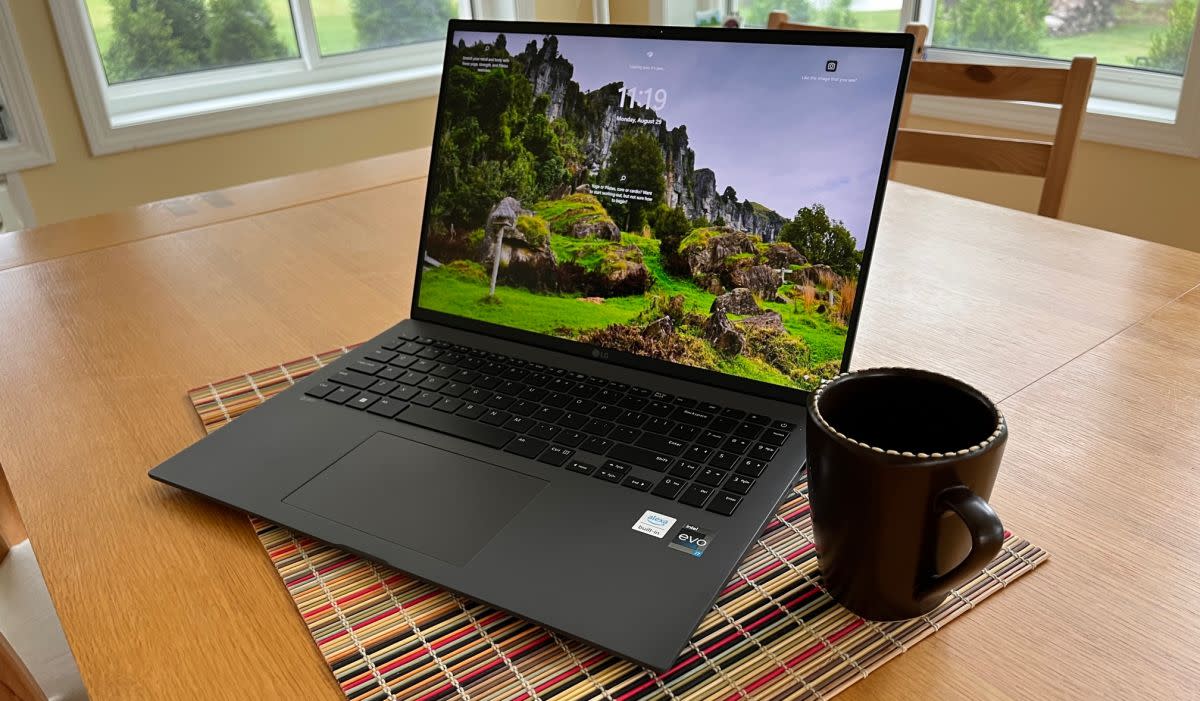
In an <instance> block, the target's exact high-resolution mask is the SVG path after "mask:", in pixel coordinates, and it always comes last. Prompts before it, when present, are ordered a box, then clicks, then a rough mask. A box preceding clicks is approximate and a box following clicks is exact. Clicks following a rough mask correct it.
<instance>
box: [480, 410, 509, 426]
mask: <svg viewBox="0 0 1200 701" xmlns="http://www.w3.org/2000/svg"><path fill="white" fill-rule="evenodd" d="M511 418H512V414H510V413H508V412H507V411H500V410H499V409H492V410H490V411H487V412H485V413H484V414H483V416H480V417H479V420H480V421H482V422H484V423H485V424H491V425H492V426H499V425H501V424H503V423H504V422H505V421H508V420H509V419H511Z"/></svg>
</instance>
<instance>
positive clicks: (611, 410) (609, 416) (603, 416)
mask: <svg viewBox="0 0 1200 701" xmlns="http://www.w3.org/2000/svg"><path fill="white" fill-rule="evenodd" d="M623 413H625V411H624V410H623V409H621V408H620V407H615V406H613V405H611V404H601V405H600V406H598V407H596V408H595V409H593V410H592V418H593V419H600V420H601V421H612V420H613V419H615V418H617V417H618V416H620V415H621V414H623Z"/></svg>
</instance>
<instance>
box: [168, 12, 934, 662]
mask: <svg viewBox="0 0 1200 701" xmlns="http://www.w3.org/2000/svg"><path fill="white" fill-rule="evenodd" d="M911 42H912V39H911V37H910V36H909V35H907V34H900V33H897V34H865V33H864V34H859V33H850V32H845V33H842V32H839V33H810V32H785V31H757V30H723V29H711V28H658V27H622V26H600V25H585V24H546V23H518V22H478V21H457V20H456V21H452V22H451V23H450V26H449V32H448V36H447V41H446V53H445V63H444V67H443V72H442V82H441V92H440V95H439V100H438V111H437V120H436V126H435V132H434V140H433V152H432V161H431V164H430V168H429V179H428V182H429V184H428V191H427V194H426V198H425V212H424V223H423V224H422V228H421V232H420V247H419V250H417V251H416V252H415V253H416V255H415V261H416V265H417V274H416V281H415V284H414V289H413V294H412V308H411V316H410V318H409V319H407V320H404V321H400V322H399V323H398V324H396V325H395V326H393V327H392V328H389V329H387V330H385V331H383V332H382V333H380V334H379V335H378V336H376V337H375V338H372V339H370V340H368V341H366V342H365V343H363V344H362V345H360V346H358V347H356V348H354V349H353V350H351V351H349V352H348V353H347V354H346V355H344V356H343V357H341V358H340V359H338V360H337V361H336V362H333V363H331V364H329V365H327V366H325V367H322V368H321V369H319V370H317V371H316V372H314V373H312V374H311V375H310V376H308V377H306V378H304V379H301V380H299V381H297V382H296V383H295V386H294V387H291V388H290V389H288V390H287V391H285V392H283V393H281V394H279V395H278V396H276V397H275V398H273V399H271V400H270V401H268V402H267V403H266V404H264V405H263V406H261V407H259V408H257V409H254V410H253V411H251V412H248V413H247V414H246V415H244V416H242V417H241V418H239V419H237V420H236V421H234V422H232V423H231V424H229V425H228V426H225V427H224V428H222V429H220V430H219V431H216V432H215V433H214V434H213V435H211V436H208V437H207V438H205V439H203V440H201V441H199V442H198V443H196V444H194V445H192V446H191V447H189V448H187V449H186V450H184V451H183V452H181V453H179V454H178V455H176V456H174V457H172V458H171V459H169V460H167V461H166V462H165V463H163V464H162V465H159V466H158V467H156V468H154V469H153V470H151V471H150V476H151V477H152V478H154V479H156V480H160V481H162V482H165V483H167V484H171V485H174V486H176V487H180V488H183V489H185V490H189V491H191V492H195V493H198V494H201V495H204V496H206V497H209V498H211V499H214V500H216V501H218V502H221V503H224V504H227V505H230V506H233V507H236V508H238V509H242V510H245V511H247V512H250V513H253V514H257V515H259V516H261V517H264V518H266V519H270V520H271V521H274V522H276V523H279V524H282V525H284V526H287V527H289V528H292V529H295V530H298V531H302V532H304V533H307V534H310V535H312V536H314V537H316V538H318V539H321V540H323V541H326V542H329V543H331V544H334V545H336V546H337V547H340V548H344V549H346V550H348V551H352V552H354V553H358V554H360V555H363V556H365V557H368V558H372V559H374V560H376V561H379V562H383V563H386V564H388V565H390V566H393V567H395V568H397V569H399V570H402V571H404V572H406V573H410V574H412V575H414V576H416V577H418V578H421V579H424V580H427V581H429V582H434V583H436V584H438V585H440V586H442V587H445V588H448V589H450V590H453V591H455V592H459V593H461V594H463V595H466V596H468V597H471V598H474V599H477V600H480V601H483V602H486V603H488V604H491V605H493V606H496V607H499V608H501V609H504V610H507V611H510V612H512V613H514V614H516V615H518V616H521V617H524V618H526V619H528V620H531V621H535V622H537V623H539V624H542V625H544V626H547V627H549V628H551V629H553V630H555V631H559V632H561V633H564V634H567V635H570V636H573V637H576V638H578V639H580V640H583V641H586V642H588V643H591V644H593V645H595V646H598V647H600V648H603V649H605V650H608V651H610V652H612V653H615V654H617V655H620V656H622V657H625V658H627V659H630V660H633V661H635V662H638V663H640V664H643V665H645V666H648V667H651V668H653V669H656V670H665V669H667V668H669V667H670V666H671V664H672V662H673V661H674V660H675V659H676V657H677V656H678V655H679V653H680V651H681V649H682V648H683V647H684V645H685V644H686V643H687V641H688V638H689V636H690V635H691V634H692V633H693V631H694V630H695V629H696V627H697V625H698V624H699V622H700V620H701V618H702V617H703V616H704V615H705V614H706V613H707V612H708V611H709V609H710V607H711V606H712V604H713V602H714V600H715V598H716V596H717V594H718V592H719V591H720V589H721V588H722V586H723V585H724V584H725V583H726V581H727V579H728V578H729V576H730V574H731V572H732V571H733V569H734V568H735V566H736V565H737V563H738V562H739V560H740V559H741V558H742V556H743V554H744V553H745V552H746V551H747V549H748V548H749V546H750V545H751V544H752V543H753V542H754V540H755V538H756V536H758V534H759V533H760V532H761V531H762V530H763V528H764V526H765V525H766V524H767V522H768V520H769V519H770V518H771V517H772V515H773V514H774V512H775V509H776V507H777V506H778V504H779V503H780V501H781V500H782V499H783V498H784V496H785V495H787V494H789V493H790V491H791V488H792V487H793V485H794V484H795V483H796V482H797V480H798V478H799V475H800V472H801V469H802V467H803V465H804V459H805V436H804V431H805V426H804V424H805V411H806V409H805V404H806V399H807V396H808V394H807V393H808V391H810V390H812V389H813V388H815V387H816V386H817V385H818V384H819V383H820V382H821V380H822V379H825V378H830V377H833V376H834V375H836V374H838V373H839V372H841V371H843V370H845V369H846V368H847V366H848V363H849V360H850V354H851V350H852V347H853V343H854V334H855V327H856V324H857V320H858V317H859V313H860V310H861V307H862V303H863V292H864V285H865V284H866V280H867V273H868V269H869V266H870V261H871V249H872V243H873V239H874V236H875V229H876V225H877V222H878V219H879V211H880V207H881V204H882V200H883V192H884V187H885V184H886V182H887V169H888V164H889V161H890V155H891V148H892V143H893V140H894V138H895V133H896V125H897V120H898V115H899V113H900V108H901V96H902V95H903V90H904V84H905V79H906V75H907V66H908V62H909V58H910V55H911V52H912V43H911ZM402 233H403V232H398V235H397V239H396V245H397V246H405V245H408V244H406V243H405V241H404V239H403V238H402V237H401V234H402ZM360 302H361V303H369V302H370V300H360Z"/></svg>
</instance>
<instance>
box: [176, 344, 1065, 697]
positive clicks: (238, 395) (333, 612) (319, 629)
mask: <svg viewBox="0 0 1200 701" xmlns="http://www.w3.org/2000/svg"><path fill="white" fill-rule="evenodd" d="M348 350H349V349H348V348H341V349H338V350H334V351H329V352H327V353H322V354H318V355H313V356H310V357H308V358H302V359H299V360H294V361H292V362H289V363H283V364H280V365H277V366H275V367H271V368H264V369H262V370H258V371H256V372H250V373H246V374H245V375H242V376H239V377H233V378H229V379H227V380H223V381H220V382H213V383H210V384H207V385H204V386H203V387H198V388H196V389H193V390H191V391H190V392H189V393H188V396H189V398H190V399H191V401H192V404H193V405H194V406H195V408H196V412H197V413H198V414H199V415H200V419H201V421H202V422H203V423H204V428H205V430H207V431H209V432H211V431H214V430H216V429H217V428H219V427H221V426H223V425H224V424H225V423H227V422H229V421H231V420H233V419H234V418H236V417H237V416H238V415H240V414H242V413H243V412H245V411H247V410H249V409H252V408H254V407H255V406H258V405H259V404H261V403H262V402H264V401H266V400H267V399H269V398H270V397H271V396H272V395H274V394H276V393H278V392H280V391H282V390H283V389H286V388H287V387H288V386H289V385H291V384H292V383H294V382H295V381H296V380H298V379H300V378H301V377H304V376H305V375H307V374H309V373H311V372H312V371H314V370H316V369H317V368H319V367H321V366H323V365H325V364H327V363H329V362H331V361H332V360H334V359H336V358H338V357H339V356H341V355H342V354H343V353H346V352H348ZM806 493H807V484H805V483H804V482H801V483H800V484H798V485H796V487H795V489H794V493H793V496H792V497H791V498H790V499H788V500H787V501H785V502H784V504H783V505H782V506H781V507H780V509H779V512H778V514H777V515H776V517H775V518H774V519H773V520H772V521H771V522H770V523H769V524H768V526H767V528H766V530H765V531H764V532H763V535H762V536H761V537H760V538H759V540H758V542H757V543H756V544H755V545H754V546H753V547H752V548H751V549H750V551H749V553H748V554H747V555H746V558H745V559H744V560H743V561H742V563H741V564H740V565H739V566H738V568H737V570H736V571H735V572H734V574H733V576H732V577H731V578H730V580H729V583H728V584H727V585H726V586H725V588H724V589H723V590H722V591H721V594H720V596H719V597H718V599H717V601H716V604H715V605H714V606H713V609H712V611H711V612H710V613H709V614H708V615H707V616H706V617H705V618H704V619H703V621H702V622H701V624H700V627H699V629H698V630H697V631H696V633H695V635H693V636H692V639H691V641H690V642H689V643H688V645H687V647H686V648H685V649H684V650H683V652H682V654H681V655H680V657H679V660H678V661H677V662H676V663H675V665H674V666H673V667H672V668H671V669H670V670H668V671H667V672H665V673H663V674H656V673H654V672H652V671H650V670H647V669H645V668H642V667H640V666H638V665H635V664H633V663H630V662H626V661H624V660H621V659H620V658H617V657H614V656H612V655H610V654H608V653H605V652H601V651H598V650H595V649H593V648H591V647H589V646H588V645H586V644H584V643H581V642H579V641H576V640H573V639H571V638H568V637H565V636H563V635H559V634H557V633H555V632H553V631H550V630H547V629H544V628H542V627H540V626H538V625H536V624H533V623H529V622H527V621H525V620H523V619H521V618H519V617H516V616H513V615H511V614H508V613H505V612H503V611H498V610H496V609H494V608H491V607H490V606H487V605H485V604H481V603H478V602H475V601H472V600H470V599H467V598H465V597H462V596H459V595H456V594H452V593H450V592H447V591H444V590H442V589H441V588H439V587H437V586H436V585H433V584H429V583H427V582H422V581H420V580H418V579H415V578H413V577H409V576H408V575H405V574H402V573H400V572H397V571H396V570H393V569H390V568H388V567H386V566H384V565H380V564H377V563H374V562H371V561H370V560H365V559H362V558H360V557H357V556H355V555H351V554H349V553H346V552H344V551H341V550H338V549H337V548H334V547H332V546H330V545H327V544H325V543H322V542H319V541H317V540H314V539H313V538H310V537H308V536H305V535H301V534H299V533H295V532H292V531H290V530H288V529H286V528H283V527H281V526H277V525H275V524H273V523H270V522H268V521H265V520H263V519H259V518H255V517H251V519H250V520H251V523H252V524H253V526H254V529H255V532H256V533H257V534H258V537H259V540H260V541H261V542H262V544H263V547H264V548H265V549H266V551H267V554H268V556H269V557H270V559H271V562H272V563H273V564H274V565H275V568H276V570H278V572H279V576H280V578H281V579H282V580H283V584H284V586H285V587H286V588H287V591H288V593H289V594H290V595H291V597H292V600H293V601H294V602H295V603H296V608H297V609H298V610H299V612H300V615H301V616H302V617H303V619H304V621H305V623H306V625H307V626H308V629H309V632H310V633H311V634H312V637H313V641H314V642H315V643H316V645H317V648H318V649H319V650H320V652H321V655H322V656H323V657H324V658H325V661H326V662H328V663H329V667H330V670H331V671H332V672H333V675H334V677H335V678H336V679H337V682H338V684H339V685H340V686H341V689H342V691H343V692H344V693H345V694H346V698H347V699H349V700H350V701H367V700H370V701H382V700H384V699H389V700H392V701H396V700H399V699H420V700H421V701H434V700H435V699H450V698H455V697H458V698H462V699H513V700H516V701H526V700H528V699H547V700H548V699H563V700H574V699H606V700H607V701H631V700H633V699H681V700H682V699H729V700H732V699H739V698H755V699H759V698H761V699H824V698H829V697H831V696H833V695H835V694H837V693H838V692H840V691H841V690H843V689H845V688H846V687H848V686H850V685H851V684H853V683H854V682H856V681H858V680H859V679H862V678H864V677H866V676H867V675H868V674H870V673H871V672H872V671H873V670H875V669H878V668H879V667H880V666H881V665H883V664H884V663H885V662H887V661H888V660H890V659H892V658H894V657H896V656H897V655H899V654H901V653H903V652H905V651H906V650H908V648H910V647H912V646H913V645H915V644H916V643H917V642H919V641H920V640H922V639H924V638H925V637H927V636H929V635H932V634H934V633H936V632H937V631H938V630H939V629H940V628H941V627H942V626H945V625H946V624H947V623H949V622H950V621H952V620H954V619H955V618H958V617H959V616H961V615H962V614H964V613H966V612H967V611H969V610H970V609H972V608H974V607H975V606H977V605H978V604H979V602H981V601H983V600H984V599H986V598H987V597H989V596H991V595H992V594H994V593H996V592H997V591H1000V590H1001V589H1003V588H1004V587H1005V586H1007V585H1008V584H1009V583H1010V582H1012V581H1013V580H1014V579H1016V578H1017V577H1020V576H1021V575H1023V574H1025V573H1026V572H1029V571H1030V570H1032V569H1033V568H1034V567H1037V566H1038V565H1039V564H1041V563H1042V562H1043V561H1045V559H1046V557H1047V554H1046V552H1045V551H1043V550H1042V549H1040V548H1038V547H1036V546H1034V545H1032V544H1030V543H1029V542H1028V541H1025V540H1022V539H1020V538H1018V537H1016V536H1014V535H1012V534H1011V533H1007V532H1006V533H1005V540H1004V548H1003V550H1001V552H1000V554H999V555H998V556H997V557H996V559H995V560H993V561H992V563H991V564H990V565H989V566H988V567H987V569H985V570H983V571H981V572H980V573H979V574H978V575H977V576H976V577H974V578H973V579H972V580H971V581H969V582H967V583H966V584H964V585H963V586H962V587H960V588H958V589H956V590H955V591H953V592H952V594H951V595H950V596H948V597H947V598H946V601H945V602H944V603H943V604H942V605H941V606H940V607H938V608H937V609H936V610H935V611H933V612H932V613H930V614H929V615H927V616H923V617H921V618H915V619H912V620H908V621H897V622H891V623H875V622H871V621H866V620H863V619H861V618H859V617H857V616H855V615H854V614H852V613H850V612H849V611H847V610H846V609H844V608H842V607H841V606H839V605H838V604H837V603H836V602H834V601H833V600H832V599H831V598H830V597H829V595H828V594H826V593H825V591H824V590H823V589H822V588H821V585H820V582H819V581H818V572H817V559H816V552H815V550H814V546H813V542H812V527H811V523H810V521H809V510H808V499H807V498H806V496H805V495H806Z"/></svg>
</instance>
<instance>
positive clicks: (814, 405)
mask: <svg viewBox="0 0 1200 701" xmlns="http://www.w3.org/2000/svg"><path fill="white" fill-rule="evenodd" d="M897 371H899V372H900V373H901V374H905V375H909V376H914V375H915V376H923V377H925V378H927V379H936V380H940V381H942V382H946V383H948V384H951V385H954V386H955V387H957V388H958V389H960V390H962V391H964V392H966V393H967V394H969V395H971V396H972V397H974V398H975V399H977V400H980V401H982V402H983V403H984V405H986V406H987V407H988V408H989V409H990V410H991V411H992V413H993V414H994V415H995V417H996V425H995V428H994V429H993V430H992V433H991V435H989V436H988V437H987V438H986V439H984V440H982V441H980V442H979V443H976V444H975V445H972V446H969V447H966V448H961V449H959V450H951V451H941V452H932V453H925V452H913V451H909V450H895V449H890V448H880V447H879V446H874V445H871V444H869V443H865V442H863V441H860V440H857V439H855V438H852V437H850V436H847V435H846V434H845V433H843V432H842V431H840V430H838V429H836V428H834V426H833V425H832V424H830V423H829V422H828V421H827V420H826V419H825V417H824V415H822V414H821V406H820V400H821V395H822V394H824V393H825V391H826V390H828V389H829V388H830V387H835V386H837V385H838V384H841V383H843V382H846V381H848V380H852V379H854V378H856V377H862V376H865V375H869V374H881V373H884V372H897ZM808 413H809V415H810V416H812V417H813V419H814V420H815V421H816V423H817V425H818V426H820V427H821V428H822V429H823V430H825V431H827V432H828V433H830V434H832V435H834V436H837V437H838V438H840V439H841V440H843V441H845V442H847V443H849V444H851V445H853V446H856V447H859V448H865V449H867V450H870V451H872V452H875V453H880V454H883V455H891V456H895V457H902V458H914V459H918V460H928V459H940V458H952V457H959V456H963V455H971V454H973V453H979V452H982V451H984V450H987V449H988V448H990V447H992V446H993V445H995V443H996V441H998V440H999V439H1000V437H1001V436H1002V435H1004V433H1005V431H1006V430H1007V427H1008V424H1007V422H1006V421H1005V419H1004V413H1003V412H1001V411H1000V407H998V406H996V403H995V402H993V401H992V400H991V399H988V397H987V395H985V394H984V393H983V392H980V391H979V390H978V389H976V388H975V387H972V386H971V385H969V384H967V383H966V382H963V381H962V380H960V379H958V378H955V377H950V376H949V375H943V374H942V373H939V372H933V371H932V370H921V369H919V368H905V367H874V368H862V369H860V370H853V371H850V372H843V373H840V374H838V375H837V376H835V377H833V378H832V379H828V380H822V381H821V384H820V386H818V387H817V389H816V390H815V391H813V393H812V395H811V397H810V398H809V412H808Z"/></svg>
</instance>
